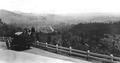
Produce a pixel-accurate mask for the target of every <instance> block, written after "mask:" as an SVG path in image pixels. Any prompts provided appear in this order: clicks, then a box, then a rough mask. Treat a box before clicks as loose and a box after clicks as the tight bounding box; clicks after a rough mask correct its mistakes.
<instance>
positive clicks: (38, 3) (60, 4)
mask: <svg viewBox="0 0 120 63" xmlns="http://www.w3.org/2000/svg"><path fill="white" fill-rule="evenodd" d="M119 2H120V1H119V0H0V9H6V10H10V11H21V12H25V13H36V14H41V13H43V14H44V13H45V14H46V13H49V14H61V15H65V14H79V13H112V14H120V7H119V6H120V3H119Z"/></svg>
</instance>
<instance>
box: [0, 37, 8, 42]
mask: <svg viewBox="0 0 120 63" xmlns="http://www.w3.org/2000/svg"><path fill="white" fill-rule="evenodd" d="M9 39H10V37H0V41H1V42H6V41H7V40H9Z"/></svg>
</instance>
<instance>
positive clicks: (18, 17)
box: [0, 10, 120, 30]
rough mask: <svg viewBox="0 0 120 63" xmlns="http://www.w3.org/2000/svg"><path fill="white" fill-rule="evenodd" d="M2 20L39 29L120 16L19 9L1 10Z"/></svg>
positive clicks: (102, 20)
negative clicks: (23, 10)
mask: <svg viewBox="0 0 120 63" xmlns="http://www.w3.org/2000/svg"><path fill="white" fill-rule="evenodd" d="M0 18H1V19H2V22H4V23H6V24H11V25H14V26H18V27H23V28H24V27H32V26H33V27H35V28H36V29H37V30H41V29H42V28H46V27H47V28H46V29H49V28H48V27H49V26H53V28H55V29H56V28H61V27H62V28H64V27H65V28H67V27H69V26H70V25H71V24H74V25H76V24H78V23H89V22H116V21H120V16H115V15H107V14H93V15H92V14H90V15H89V14H86V15H84V14H79V15H54V14H34V13H23V12H18V11H15V12H13V11H7V10H0Z"/></svg>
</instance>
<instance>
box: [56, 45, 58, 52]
mask: <svg viewBox="0 0 120 63" xmlns="http://www.w3.org/2000/svg"><path fill="white" fill-rule="evenodd" d="M56 52H57V53H58V44H56Z"/></svg>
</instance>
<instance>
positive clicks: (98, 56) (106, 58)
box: [34, 41, 120, 63]
mask: <svg viewBox="0 0 120 63" xmlns="http://www.w3.org/2000/svg"><path fill="white" fill-rule="evenodd" d="M34 46H40V47H44V48H47V49H53V50H55V51H56V52H59V51H61V52H66V53H68V54H69V56H71V55H72V54H74V55H77V56H82V57H85V58H86V59H87V60H89V59H90V58H91V59H95V60H99V61H105V62H112V63H117V62H120V58H119V57H114V56H113V55H112V54H111V55H110V56H109V55H103V54H98V53H93V52H90V50H88V51H81V50H77V49H73V48H72V47H69V48H66V47H62V46H59V45H57V44H56V45H52V44H48V43H47V42H46V43H43V42H39V41H36V42H35V43H34Z"/></svg>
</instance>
